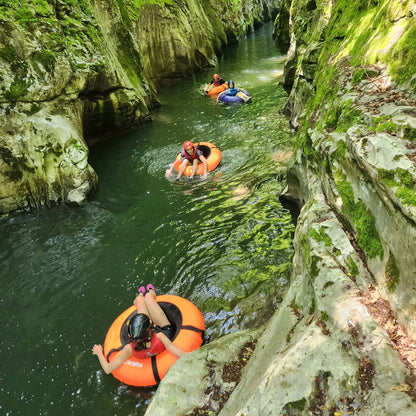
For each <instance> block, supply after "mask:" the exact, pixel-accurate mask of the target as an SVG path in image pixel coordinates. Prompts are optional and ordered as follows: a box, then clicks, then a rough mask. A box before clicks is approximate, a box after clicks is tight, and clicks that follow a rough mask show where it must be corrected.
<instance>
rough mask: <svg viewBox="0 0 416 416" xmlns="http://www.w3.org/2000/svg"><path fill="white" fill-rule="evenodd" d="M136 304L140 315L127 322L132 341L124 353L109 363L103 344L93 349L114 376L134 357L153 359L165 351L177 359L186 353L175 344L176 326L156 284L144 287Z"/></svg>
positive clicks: (104, 368) (124, 348) (124, 349)
mask: <svg viewBox="0 0 416 416" xmlns="http://www.w3.org/2000/svg"><path fill="white" fill-rule="evenodd" d="M134 305H135V306H136V308H137V310H136V314H135V315H134V316H133V317H132V318H131V319H130V321H129V322H128V323H127V334H128V337H129V341H130V342H129V343H128V344H126V345H125V346H124V347H123V349H122V350H121V353H120V354H118V355H117V357H116V358H114V360H113V361H111V362H110V363H109V362H108V361H107V360H106V358H105V356H104V350H103V347H102V345H100V344H96V345H94V346H93V348H92V353H93V354H94V355H96V356H97V357H98V360H99V362H100V364H101V367H102V369H103V370H104V372H105V373H106V374H110V373H112V372H113V371H114V370H116V369H117V368H118V367H120V366H121V365H122V364H123V363H124V362H125V361H127V360H128V359H129V358H130V357H131V356H134V357H137V358H147V357H152V356H154V355H157V354H159V353H160V352H162V351H164V350H165V349H167V350H168V351H170V352H171V353H172V354H174V355H176V356H177V357H181V356H183V355H185V354H186V352H185V351H184V350H183V349H182V348H180V347H177V346H176V345H174V344H173V343H172V338H173V336H174V335H175V327H174V326H173V325H172V324H171V323H170V322H169V319H168V317H167V316H166V314H165V312H163V309H162V308H161V307H160V306H159V304H158V303H157V302H156V291H155V288H154V286H153V285H152V284H150V283H149V284H148V285H147V286H146V288H144V286H142V287H140V288H139V292H138V294H137V296H136V298H135V299H134ZM155 325H156V326H157V329H156V327H155Z"/></svg>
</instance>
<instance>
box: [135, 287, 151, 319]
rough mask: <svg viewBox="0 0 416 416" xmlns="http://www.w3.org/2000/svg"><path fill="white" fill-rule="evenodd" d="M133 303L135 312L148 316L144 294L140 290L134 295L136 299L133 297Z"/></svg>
mask: <svg viewBox="0 0 416 416" xmlns="http://www.w3.org/2000/svg"><path fill="white" fill-rule="evenodd" d="M133 303H134V305H135V306H136V310H137V313H144V314H146V315H148V316H149V317H150V314H149V311H148V309H147V306H146V303H145V299H144V295H143V293H142V292H140V293H139V294H138V295H137V296H136V299H134V302H133Z"/></svg>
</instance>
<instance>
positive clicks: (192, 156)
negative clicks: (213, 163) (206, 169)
mask: <svg viewBox="0 0 416 416" xmlns="http://www.w3.org/2000/svg"><path fill="white" fill-rule="evenodd" d="M197 150H199V149H198V148H197V147H195V146H194V152H193V153H192V155H190V154H189V153H188V152H187V151H186V150H185V149H184V148H182V157H184V158H186V159H188V160H189V161H190V162H191V163H192V162H193V161H194V160H195V159H198V160H200V159H199V156H197V154H196V152H197Z"/></svg>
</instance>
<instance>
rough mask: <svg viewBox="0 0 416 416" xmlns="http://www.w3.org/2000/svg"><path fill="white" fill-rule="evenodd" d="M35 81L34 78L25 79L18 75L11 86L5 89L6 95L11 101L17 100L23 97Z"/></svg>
mask: <svg viewBox="0 0 416 416" xmlns="http://www.w3.org/2000/svg"><path fill="white" fill-rule="evenodd" d="M32 83H33V79H32V78H30V79H29V80H27V81H25V80H23V79H21V78H18V77H16V78H15V79H14V80H13V82H12V83H11V85H10V88H9V89H8V90H6V91H5V93H4V96H5V98H6V99H8V100H10V101H17V100H18V99H19V98H20V97H23V96H24V95H26V94H27V93H28V90H29V87H30V85H31V84H32Z"/></svg>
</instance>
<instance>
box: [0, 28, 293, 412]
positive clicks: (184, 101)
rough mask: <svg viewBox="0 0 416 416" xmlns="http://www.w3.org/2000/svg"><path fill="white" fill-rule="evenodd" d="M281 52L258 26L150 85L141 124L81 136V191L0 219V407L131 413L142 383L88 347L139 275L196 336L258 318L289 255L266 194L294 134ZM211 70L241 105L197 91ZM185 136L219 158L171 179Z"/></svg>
mask: <svg viewBox="0 0 416 416" xmlns="http://www.w3.org/2000/svg"><path fill="white" fill-rule="evenodd" d="M283 63H284V61H283V57H282V56H281V55H280V54H279V51H278V49H277V48H276V45H275V42H274V41H273V39H272V26H271V24H267V25H265V26H263V27H262V28H260V29H258V30H257V31H256V32H255V33H253V34H251V35H249V36H247V38H246V39H244V40H242V41H240V43H239V44H238V45H235V46H230V47H228V48H227V50H226V52H225V54H224V56H223V57H222V58H221V60H220V62H219V63H218V65H217V67H216V68H213V69H211V70H209V71H205V72H203V73H200V74H198V75H195V76H194V77H189V78H186V79H180V80H178V81H177V82H176V83H175V85H174V86H169V87H164V88H163V89H161V91H160V96H159V98H160V101H161V104H162V105H161V106H160V107H159V108H157V109H156V110H155V111H154V112H153V113H152V118H153V122H152V123H148V124H146V125H144V126H141V127H140V129H138V130H137V131H134V132H130V133H128V134H126V133H125V132H123V133H120V134H119V135H114V138H113V140H111V141H106V142H104V143H100V144H97V145H95V146H94V147H93V148H92V149H91V156H90V163H91V165H92V166H93V167H94V169H95V170H96V171H97V174H98V176H99V188H98V190H97V192H96V193H95V194H94V196H93V197H92V199H91V200H90V201H88V202H87V203H85V204H84V205H83V206H81V207H79V208H74V207H68V206H65V205H60V206H55V207H51V208H44V209H38V210H35V211H33V212H26V213H22V214H17V215H13V216H11V217H9V218H4V219H2V220H0V234H1V239H0V288H1V300H0V304H1V311H2V313H1V318H0V330H1V332H0V333H1V335H2V336H1V340H0V353H1V360H2V364H1V371H0V414H3V415H31V416H32V415H42V416H44V415H52V416H54V415H58V414H64V415H77V416H78V415H89V416H95V415H97V416H106V415H117V416H124V415H143V414H144V412H145V410H146V406H147V404H148V402H149V400H150V399H151V397H152V395H153V393H154V390H153V389H145V390H143V389H135V388H131V387H128V386H125V385H123V384H121V383H120V382H118V381H117V380H116V379H115V378H113V377H112V376H111V375H105V374H104V373H103V372H102V371H101V368H100V366H99V363H98V360H97V358H96V357H95V356H93V355H92V354H91V347H92V345H93V344H94V343H103V341H104V337H105V334H106V332H107V330H108V328H109V326H110V324H111V323H112V321H113V320H114V319H115V318H116V317H117V316H118V315H119V314H120V313H121V312H122V311H123V310H124V309H126V308H127V307H128V306H130V305H131V304H132V301H133V299H134V296H135V293H136V291H137V288H138V287H139V286H140V285H141V284H146V283H148V282H152V283H153V284H154V285H155V286H156V288H157V290H158V292H159V293H172V294H177V295H180V296H183V297H186V298H188V299H189V300H191V301H192V302H194V303H195V304H196V305H197V306H198V307H199V309H200V310H201V311H202V313H203V314H204V317H205V320H206V326H207V331H206V335H205V339H206V342H209V341H210V340H212V339H214V338H216V337H218V336H220V335H223V334H227V333H229V332H232V331H235V330H238V329H240V328H246V327H249V326H250V325H253V324H256V323H257V324H258V323H262V322H263V321H262V319H264V318H265V316H263V315H262V313H261V309H262V308H263V306H262V302H263V303H265V302H269V300H270V299H276V298H277V299H279V296H280V293H283V292H284V289H285V287H286V286H287V281H288V270H289V262H290V259H291V256H292V247H291V237H292V233H293V230H294V225H293V223H292V220H291V215H290V213H289V211H288V210H287V209H286V208H284V207H282V205H281V204H280V202H279V199H278V198H277V194H278V193H279V192H280V190H281V189H282V186H283V185H282V183H281V180H280V179H281V171H282V168H281V166H282V164H281V162H280V161H281V160H282V159H285V157H286V156H285V155H286V153H285V152H286V151H288V150H290V149H291V148H292V142H293V140H294V139H293V135H292V134H291V133H290V132H289V131H288V129H287V123H286V120H284V118H283V117H282V116H280V115H279V109H280V108H281V106H282V104H283V103H284V101H285V98H286V96H285V92H284V91H283V89H282V87H280V86H279V85H278V83H277V76H278V75H280V74H281V73H282V69H283ZM213 72H218V73H219V74H220V75H221V76H223V77H224V78H225V79H227V80H228V79H233V80H234V81H235V83H236V84H237V86H240V87H242V88H244V89H245V90H247V91H249V92H250V93H251V95H252V96H253V100H252V102H251V103H248V104H244V105H240V104H237V105H224V104H217V103H216V102H215V101H213V100H210V99H207V98H205V97H203V96H202V95H201V94H200V93H199V88H200V86H201V84H203V83H204V82H206V81H208V80H209V79H210V77H211V75H212V73H213ZM189 139H191V140H200V141H209V142H212V143H214V144H215V145H217V146H219V147H220V149H221V151H222V156H223V158H222V162H221V164H220V166H219V168H218V169H216V170H215V171H214V172H212V173H210V174H209V175H208V179H207V180H206V181H202V180H201V179H195V180H193V181H185V180H184V181H181V182H179V183H175V182H174V181H173V178H169V179H168V178H166V177H165V171H166V169H167V168H168V167H169V164H170V163H171V162H172V161H173V160H174V158H175V156H176V154H177V152H178V151H179V150H180V148H181V145H182V143H183V141H184V140H189ZM248 299H254V301H250V300H248ZM269 306H270V305H269ZM269 309H270V307H269Z"/></svg>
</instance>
